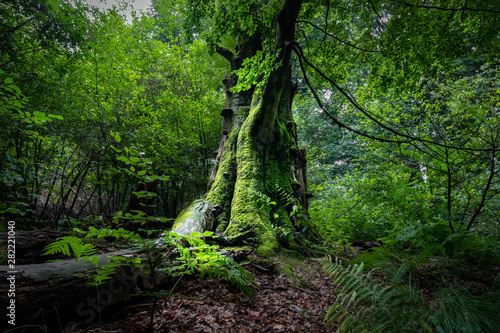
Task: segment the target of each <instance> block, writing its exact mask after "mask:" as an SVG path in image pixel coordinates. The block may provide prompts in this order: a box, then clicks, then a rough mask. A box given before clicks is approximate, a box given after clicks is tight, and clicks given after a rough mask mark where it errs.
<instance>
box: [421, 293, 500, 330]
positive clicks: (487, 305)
mask: <svg viewBox="0 0 500 333" xmlns="http://www.w3.org/2000/svg"><path fill="white" fill-rule="evenodd" d="M498 296H499V293H498V292H496V293H492V294H491V295H484V296H482V297H477V296H473V295H471V294H470V293H469V291H468V290H467V289H464V290H455V289H451V288H444V289H442V290H441V291H440V292H439V293H438V295H437V297H435V298H434V300H433V302H432V305H433V309H432V310H431V311H432V312H431V311H429V312H430V313H429V314H428V316H429V321H430V322H431V323H432V324H433V325H434V327H436V331H437V332H477V333H479V332H496V331H497V330H498V324H499V323H500V314H499V312H498V308H499V306H500V302H499V297H498Z"/></svg>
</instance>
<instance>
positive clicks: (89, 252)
mask: <svg viewBox="0 0 500 333" xmlns="http://www.w3.org/2000/svg"><path fill="white" fill-rule="evenodd" d="M70 249H71V250H70ZM71 251H72V252H73V254H74V256H75V262H78V260H79V259H80V258H83V259H87V260H88V261H91V262H93V263H94V264H95V265H96V266H97V264H98V262H97V260H96V259H98V258H97V257H94V259H90V257H92V256H94V255H95V254H96V253H97V248H96V247H95V246H94V245H92V244H88V243H86V244H84V243H83V240H82V239H81V238H78V237H74V236H64V237H61V238H60V239H59V240H57V241H55V242H54V243H52V244H49V245H47V246H46V247H45V252H44V253H43V255H49V254H56V253H62V254H65V255H67V256H71V254H72V253H71Z"/></svg>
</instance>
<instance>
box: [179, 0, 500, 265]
mask: <svg viewBox="0 0 500 333" xmlns="http://www.w3.org/2000/svg"><path fill="white" fill-rule="evenodd" d="M495 3H496V1H493V2H491V3H488V4H486V3H484V2H481V1H467V2H465V1H458V2H457V1H445V0H444V1H437V2H436V1H434V2H427V1H425V2H422V3H415V2H414V1H408V2H404V1H403V2H401V1H377V0H373V1H361V0H360V1H319V0H318V1H304V2H303V1H301V0H286V1H275V0H271V1H258V0H255V1H252V0H250V1H245V2H243V3H240V2H234V1H194V0H193V1H191V0H189V1H187V4H186V6H185V11H184V13H183V15H184V27H185V31H186V34H187V36H188V39H189V38H204V39H205V40H206V42H207V44H208V45H209V47H211V49H212V50H213V51H215V52H217V53H219V54H220V55H221V56H223V57H224V58H225V59H227V61H228V62H229V64H230V68H229V72H228V74H227V76H226V77H225V78H224V80H223V83H224V90H225V92H226V106H225V108H224V109H223V110H222V113H221V115H222V116H223V118H224V120H223V136H222V139H221V141H220V147H219V149H218V151H217V152H216V153H217V158H216V164H215V167H214V169H213V171H212V175H211V178H210V182H209V191H208V193H207V195H206V197H205V198H204V200H202V201H198V202H195V203H193V204H192V205H191V207H188V208H186V209H185V210H184V211H183V212H182V213H181V214H180V215H179V216H178V218H177V220H176V223H175V225H174V228H173V230H174V231H176V232H179V233H181V234H187V233H190V232H192V231H204V230H207V229H215V227H217V230H218V231H220V232H223V233H224V234H225V235H226V236H236V235H239V234H241V233H242V232H244V231H246V230H249V229H253V230H255V231H256V234H257V241H258V243H259V248H258V253H259V254H260V255H263V256H267V255H270V254H272V252H273V251H275V250H277V249H278V248H279V246H280V243H281V245H285V246H286V245H287V241H289V239H285V240H284V239H283V238H284V237H283V235H289V234H290V233H291V232H292V231H293V230H296V231H300V230H303V229H307V228H304V225H306V226H307V218H306V219H304V220H300V219H299V218H298V216H307V192H306V186H307V184H306V177H305V164H306V163H305V150H302V149H300V147H299V146H298V144H297V142H298V140H297V127H296V124H295V122H294V119H293V115H292V112H291V110H292V103H293V100H294V96H295V94H296V93H297V91H298V90H299V91H300V92H301V93H302V92H304V91H305V89H303V88H302V87H304V88H305V87H307V88H308V90H309V92H310V93H311V96H312V97H313V98H314V99H315V100H316V101H317V107H318V108H319V109H320V110H321V112H322V113H323V115H326V116H327V117H328V118H329V119H330V121H331V122H332V123H333V124H335V125H336V126H338V127H339V128H343V129H346V130H349V131H351V132H353V133H355V134H356V135H359V136H364V137H367V138H369V139H371V140H376V141H379V142H382V143H385V144H399V145H401V144H404V145H409V146H411V147H414V149H416V150H419V149H420V150H428V149H431V148H432V147H434V148H432V149H438V150H439V149H445V150H450V149H451V150H456V151H457V152H472V151H476V150H477V148H475V147H472V146H471V148H468V147H466V145H468V144H469V145H470V144H473V141H472V140H469V141H467V139H466V138H464V139H463V140H462V139H460V138H458V137H453V138H454V139H453V140H455V141H450V140H448V139H446V135H448V134H446V133H445V132H446V131H448V130H449V129H451V127H449V126H448V127H446V126H442V128H443V132H442V131H441V130H440V129H439V130H438V133H437V134H436V127H435V126H436V119H431V118H430V117H431V115H429V114H428V115H427V118H428V119H427V120H425V118H422V114H420V113H419V114H415V113H413V114H410V115H408V114H399V115H398V114H397V113H394V109H393V110H392V111H391V108H392V107H387V106H385V107H380V106H377V105H376V104H373V103H370V99H374V98H376V97H375V96H379V97H378V98H382V99H383V98H388V99H398V98H401V97H402V96H404V94H405V93H408V92H411V91H417V92H418V91H419V89H422V87H424V86H425V82H426V80H429V79H433V78H436V79H437V80H439V79H440V77H441V78H442V77H443V74H444V73H446V72H450V71H452V70H454V69H456V68H457V67H458V66H460V65H459V64H460V63H463V64H465V63H467V62H466V61H465V59H471V61H470V63H472V64H473V65H472V66H469V67H471V69H473V67H474V66H478V65H477V64H480V63H485V62H491V61H493V62H494V61H495V59H497V57H496V55H497V54H498V43H496V42H495V41H496V40H497V38H498V37H497V31H498V18H497V16H498V8H497V7H496V5H495ZM296 30H297V31H300V33H298V32H297V33H296ZM298 35H299V36H300V39H299V38H297V36H298ZM450 59H461V60H460V61H459V62H458V63H457V62H456V61H450ZM474 63H475V65H474ZM298 83H300V85H299V84H298ZM315 87H316V88H315ZM304 94H305V93H304ZM382 96H384V97H382ZM420 97H421V98H422V101H417V104H418V103H425V98H426V97H425V96H424V95H420ZM403 98H406V97H403ZM339 101H341V102H339ZM325 102H326V103H325ZM408 105H409V104H408ZM421 105H425V104H421ZM373 106H375V107H373ZM343 110H349V112H351V113H352V114H354V115H355V118H357V119H361V121H359V120H357V121H355V122H354V123H353V122H352V121H351V123H349V122H348V121H346V120H345V119H343V118H342V116H341V114H342V112H343ZM437 116H439V114H437ZM408 117H409V118H408ZM405 118H406V119H410V118H411V119H412V120H411V121H410V120H407V121H401V119H405ZM426 121H428V124H427V125H428V127H427V129H425V130H422V128H423V125H422V124H424V123H425V122H426ZM427 125H425V126H427ZM446 128H447V129H446ZM441 132H442V133H441ZM457 140H458V141H457ZM493 141H494V142H496V141H495V140H493ZM494 142H493V143H492V148H491V149H493V150H491V149H490V148H489V147H487V148H481V149H479V150H477V151H482V152H484V155H485V159H486V160H488V159H491V152H493V154H494V153H495V149H496V148H495V147H496V144H495V143H494ZM399 147H400V149H401V146H399ZM429 147H431V148H429ZM412 149H413V148H412ZM417 171H418V170H417ZM487 189H488V188H487V187H486V191H487ZM485 193H486V192H485ZM448 201H450V200H448ZM480 207H481V206H479V209H480ZM221 208H222V214H220V210H221ZM211 212H213V214H212V213H211ZM299 213H300V214H299ZM218 214H220V215H219V216H218V217H217V218H215V217H214V216H216V215H218ZM309 230H311V228H310V226H309ZM288 245H290V244H288Z"/></svg>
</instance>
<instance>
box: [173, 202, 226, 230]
mask: <svg viewBox="0 0 500 333" xmlns="http://www.w3.org/2000/svg"><path fill="white" fill-rule="evenodd" d="M216 211H217V210H216V209H215V206H214V205H213V204H212V203H211V202H210V201H205V200H201V199H200V200H196V201H193V203H191V205H189V206H188V207H187V208H186V209H184V210H183V211H182V212H181V213H180V214H179V216H177V218H176V219H175V222H174V225H173V227H172V232H175V233H177V234H179V235H190V234H192V233H193V232H199V233H203V232H205V231H207V230H214V229H215V227H216V225H215V224H216V221H217V213H216Z"/></svg>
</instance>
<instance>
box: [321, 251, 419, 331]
mask: <svg viewBox="0 0 500 333" xmlns="http://www.w3.org/2000/svg"><path fill="white" fill-rule="evenodd" d="M321 264H322V266H323V270H324V271H325V272H326V273H327V274H329V275H331V276H332V278H333V280H334V284H336V285H337V287H336V291H337V292H338V295H337V297H336V299H335V303H334V304H333V305H332V306H331V307H330V309H329V310H328V312H327V314H326V316H325V321H327V322H329V323H332V322H337V323H338V327H339V330H340V331H345V332H368V331H370V332H400V331H401V330H402V328H403V329H404V328H405V327H404V325H401V323H400V321H401V320H402V319H406V320H407V321H411V325H410V326H412V327H413V326H421V327H423V328H424V329H427V328H428V325H426V324H425V322H423V321H422V320H421V319H420V320H416V319H413V317H411V316H407V315H406V314H407V313H411V312H412V311H414V312H415V313H419V309H417V308H412V307H410V308H408V304H407V302H406V298H407V295H406V293H407V291H406V289H404V288H396V287H394V286H391V285H385V284H382V283H379V282H378V281H376V280H374V279H373V271H374V270H371V271H370V272H368V273H367V274H363V264H362V263H361V264H355V265H352V266H342V265H341V262H340V261H339V260H338V259H335V262H334V261H333V260H332V258H331V257H327V258H326V259H324V260H322V261H321ZM417 317H418V316H417ZM400 326H403V327H402V328H401V327H400Z"/></svg>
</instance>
